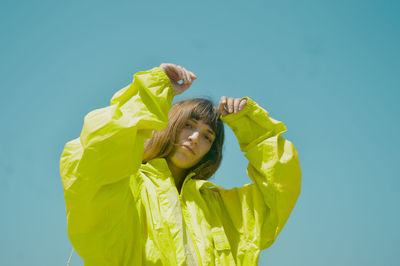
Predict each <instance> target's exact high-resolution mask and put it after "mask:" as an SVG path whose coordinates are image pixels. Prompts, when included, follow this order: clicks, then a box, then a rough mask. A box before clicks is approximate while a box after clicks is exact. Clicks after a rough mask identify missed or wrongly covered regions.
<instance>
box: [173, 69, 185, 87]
mask: <svg viewBox="0 0 400 266" xmlns="http://www.w3.org/2000/svg"><path fill="white" fill-rule="evenodd" d="M175 70H176V73H177V75H178V81H180V80H181V81H182V82H180V84H185V83H186V80H185V79H186V77H185V73H184V71H183V69H182V67H181V66H176V69H175Z"/></svg>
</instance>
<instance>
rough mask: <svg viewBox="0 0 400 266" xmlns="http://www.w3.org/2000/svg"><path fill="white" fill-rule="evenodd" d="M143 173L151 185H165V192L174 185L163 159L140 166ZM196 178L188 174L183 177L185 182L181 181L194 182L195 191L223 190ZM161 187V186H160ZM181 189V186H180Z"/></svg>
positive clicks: (194, 174) (165, 161) (192, 174)
mask: <svg viewBox="0 0 400 266" xmlns="http://www.w3.org/2000/svg"><path fill="white" fill-rule="evenodd" d="M141 170H142V171H143V172H146V173H147V176H148V177H149V178H150V179H152V181H153V183H157V184H159V185H161V183H165V185H166V186H163V187H164V189H165V190H168V186H170V185H175V181H174V179H173V177H172V173H171V171H170V170H169V167H168V163H167V160H166V159H165V158H156V159H153V160H151V161H149V162H147V163H146V164H143V165H142V169H141ZM195 176H196V173H195V172H193V171H192V172H189V174H188V175H187V176H186V177H185V180H184V181H183V184H185V183H188V182H189V181H191V180H193V181H194V182H195V187H196V189H197V190H200V189H201V188H203V187H205V188H210V187H218V188H223V187H221V186H217V185H215V184H214V183H212V182H210V181H207V180H201V179H195V178H194V177H195ZM161 186H162V185H161ZM182 187H183V185H182Z"/></svg>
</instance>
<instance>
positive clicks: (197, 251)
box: [176, 173, 203, 265]
mask: <svg viewBox="0 0 400 266" xmlns="http://www.w3.org/2000/svg"><path fill="white" fill-rule="evenodd" d="M193 175H195V174H194V173H190V174H189V175H188V176H186V179H185V181H183V184H182V188H181V193H180V194H179V202H180V203H181V210H182V215H183V219H184V221H183V222H184V226H185V227H186V231H188V232H189V234H190V241H192V244H193V247H194V250H195V251H196V253H197V261H198V262H199V264H200V265H203V263H202V262H201V260H200V251H199V249H198V248H197V245H196V243H195V242H194V241H193V239H194V234H193V232H192V230H191V229H190V226H186V225H187V224H188V223H187V222H186V220H187V218H186V205H185V204H184V202H183V200H182V195H183V190H184V189H185V184H186V182H188V181H189V180H190V177H191V176H193ZM176 192H177V193H178V190H176Z"/></svg>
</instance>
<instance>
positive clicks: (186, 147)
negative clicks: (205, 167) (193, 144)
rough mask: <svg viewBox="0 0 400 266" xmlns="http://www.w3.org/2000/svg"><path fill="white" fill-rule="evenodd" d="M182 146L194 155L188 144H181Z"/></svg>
mask: <svg viewBox="0 0 400 266" xmlns="http://www.w3.org/2000/svg"><path fill="white" fill-rule="evenodd" d="M182 147H183V148H184V149H186V150H188V151H190V152H191V153H192V154H193V155H195V153H194V151H193V150H192V149H191V148H190V147H189V146H186V145H182Z"/></svg>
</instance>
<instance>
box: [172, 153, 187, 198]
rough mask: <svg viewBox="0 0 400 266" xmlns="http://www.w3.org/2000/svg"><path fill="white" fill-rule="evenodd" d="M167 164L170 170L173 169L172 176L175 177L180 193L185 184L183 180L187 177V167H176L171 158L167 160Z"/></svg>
mask: <svg viewBox="0 0 400 266" xmlns="http://www.w3.org/2000/svg"><path fill="white" fill-rule="evenodd" d="M167 164H168V167H169V170H170V171H171V174H172V177H173V178H174V181H175V186H176V188H177V189H178V192H179V193H180V192H181V188H182V185H183V181H184V180H185V177H186V175H187V169H182V168H179V167H176V166H175V165H174V164H173V163H171V162H170V161H169V160H167Z"/></svg>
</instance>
